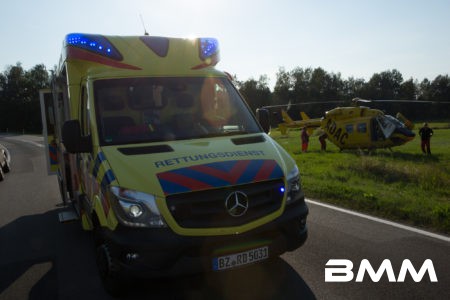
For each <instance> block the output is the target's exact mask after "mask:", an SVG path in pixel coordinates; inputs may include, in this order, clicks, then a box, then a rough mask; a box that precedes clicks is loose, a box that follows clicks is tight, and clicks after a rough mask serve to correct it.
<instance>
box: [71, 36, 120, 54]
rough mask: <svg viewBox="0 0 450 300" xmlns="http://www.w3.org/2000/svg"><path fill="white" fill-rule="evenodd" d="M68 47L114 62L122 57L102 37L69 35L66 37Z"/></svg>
mask: <svg viewBox="0 0 450 300" xmlns="http://www.w3.org/2000/svg"><path fill="white" fill-rule="evenodd" d="M66 43H67V44H68V45H71V46H74V47H77V48H81V49H85V50H88V51H91V52H94V53H97V54H100V55H102V56H106V57H109V58H111V59H114V60H122V59H123V57H122V55H121V54H120V53H119V51H117V49H116V48H114V46H113V45H112V44H111V43H110V42H109V41H108V40H107V39H106V38H105V37H104V36H101V35H97V34H84V33H71V34H68V35H67V36H66Z"/></svg>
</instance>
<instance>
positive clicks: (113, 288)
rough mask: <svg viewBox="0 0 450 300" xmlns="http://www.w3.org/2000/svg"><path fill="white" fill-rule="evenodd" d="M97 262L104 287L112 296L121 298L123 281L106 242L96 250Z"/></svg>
mask: <svg viewBox="0 0 450 300" xmlns="http://www.w3.org/2000/svg"><path fill="white" fill-rule="evenodd" d="M96 262H97V268H98V271H99V275H100V279H101V280H102V283H103V287H104V288H105V290H106V291H107V292H108V293H109V294H110V295H112V296H120V295H122V293H123V291H124V286H123V281H122V279H121V277H120V272H119V268H118V266H117V264H116V263H115V262H114V258H113V256H112V254H111V249H110V248H109V246H108V244H107V243H106V242H103V243H101V244H100V245H98V246H97V249H96Z"/></svg>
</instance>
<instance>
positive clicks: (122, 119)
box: [103, 116, 135, 139]
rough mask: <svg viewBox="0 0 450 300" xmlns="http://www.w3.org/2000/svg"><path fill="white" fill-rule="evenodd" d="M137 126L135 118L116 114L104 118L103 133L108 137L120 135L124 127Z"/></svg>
mask: <svg viewBox="0 0 450 300" xmlns="http://www.w3.org/2000/svg"><path fill="white" fill-rule="evenodd" d="M133 126H135V123H134V120H133V118H131V117H127V116H115V117H105V118H103V135H104V137H105V138H107V139H111V138H115V137H118V136H119V135H120V134H121V130H123V128H129V127H133Z"/></svg>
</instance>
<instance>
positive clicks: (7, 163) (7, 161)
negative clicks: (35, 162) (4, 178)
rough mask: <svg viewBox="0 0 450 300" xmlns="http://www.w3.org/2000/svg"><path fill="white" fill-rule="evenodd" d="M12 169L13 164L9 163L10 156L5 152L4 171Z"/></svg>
mask: <svg viewBox="0 0 450 300" xmlns="http://www.w3.org/2000/svg"><path fill="white" fill-rule="evenodd" d="M9 171H11V165H10V164H9V160H8V156H7V155H6V154H5V165H4V166H3V172H4V173H8V172H9Z"/></svg>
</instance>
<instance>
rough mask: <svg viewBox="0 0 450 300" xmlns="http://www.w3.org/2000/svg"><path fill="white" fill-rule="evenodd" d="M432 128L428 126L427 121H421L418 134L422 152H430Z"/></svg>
mask: <svg viewBox="0 0 450 300" xmlns="http://www.w3.org/2000/svg"><path fill="white" fill-rule="evenodd" d="M433 133H434V132H433V129H431V128H430V127H428V123H423V127H422V128H420V129H419V135H420V138H421V140H422V143H421V145H420V146H421V148H422V152H423V153H427V154H431V149H430V139H431V137H432V136H433Z"/></svg>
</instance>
